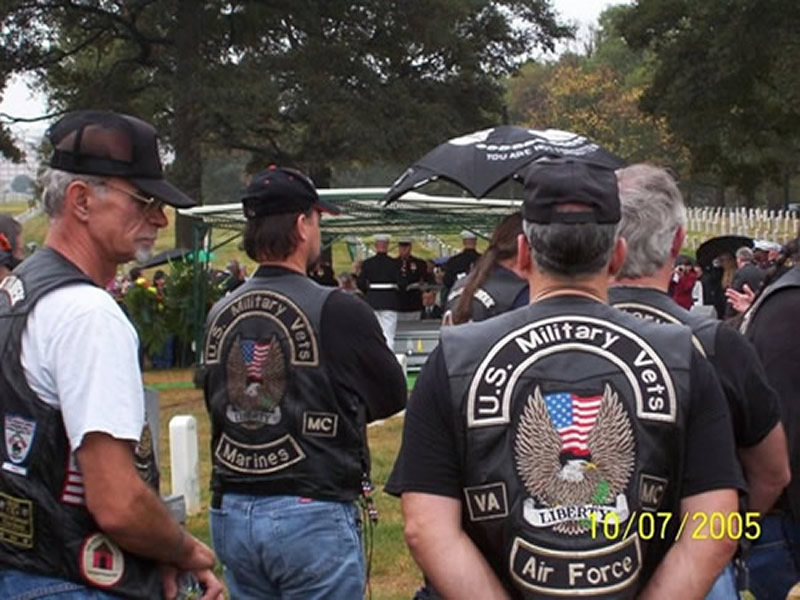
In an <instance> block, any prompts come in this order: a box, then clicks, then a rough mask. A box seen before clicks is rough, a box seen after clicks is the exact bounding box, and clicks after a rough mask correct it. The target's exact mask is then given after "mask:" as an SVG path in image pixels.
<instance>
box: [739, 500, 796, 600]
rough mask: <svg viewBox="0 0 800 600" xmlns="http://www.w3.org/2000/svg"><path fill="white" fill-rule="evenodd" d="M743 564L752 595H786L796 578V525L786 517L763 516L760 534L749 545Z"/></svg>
mask: <svg viewBox="0 0 800 600" xmlns="http://www.w3.org/2000/svg"><path fill="white" fill-rule="evenodd" d="M747 566H748V568H749V569H750V590H751V591H752V592H753V594H755V596H756V598H758V599H759V600H761V599H762V598H763V599H764V600H771V599H772V598H778V599H780V600H783V599H784V598H786V594H788V593H789V590H790V589H791V588H792V586H793V585H794V584H795V583H797V582H798V581H800V524H799V523H797V522H795V521H792V520H791V519H790V518H789V517H787V516H774V515H767V516H766V517H764V520H763V521H761V537H759V538H758V539H757V540H756V541H754V542H753V545H752V547H751V548H750V552H749V553H748V555H747Z"/></svg>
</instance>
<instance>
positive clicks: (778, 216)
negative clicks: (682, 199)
mask: <svg viewBox="0 0 800 600" xmlns="http://www.w3.org/2000/svg"><path fill="white" fill-rule="evenodd" d="M798 223H799V222H798V218H797V215H796V214H795V213H794V212H791V211H784V210H771V209H770V210H768V209H762V208H749V209H748V208H726V209H723V208H720V207H705V208H690V209H689V214H688V229H689V232H690V233H691V236H696V237H699V238H702V239H708V238H711V237H716V236H719V235H744V236H748V237H751V238H754V239H768V240H771V241H787V240H788V239H791V238H793V237H795V236H796V235H797V229H798ZM691 236H690V238H691ZM693 241H695V242H696V240H693Z"/></svg>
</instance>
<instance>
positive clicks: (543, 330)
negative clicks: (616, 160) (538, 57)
mask: <svg viewBox="0 0 800 600" xmlns="http://www.w3.org/2000/svg"><path fill="white" fill-rule="evenodd" d="M523 216H524V218H525V223H524V229H525V234H526V237H527V239H528V242H529V243H530V247H531V253H530V256H531V259H532V263H533V264H532V267H531V272H530V273H531V274H530V277H529V280H530V285H531V289H533V290H536V293H535V294H534V296H533V298H532V304H531V305H530V306H528V307H525V308H521V309H519V310H516V311H511V312H508V313H505V314H503V315H500V316H497V317H494V318H492V319H488V320H486V321H482V322H479V323H470V324H466V325H462V326H459V327H447V328H443V329H442V335H441V341H440V344H439V346H438V348H437V349H436V351H435V352H434V353H433V354H432V355H431V357H430V359H429V360H428V362H427V364H426V365H425V367H424V369H423V371H422V374H421V375H420V377H419V379H418V380H417V385H416V387H415V390H414V394H413V395H412V398H411V400H410V402H409V407H408V411H407V413H406V422H405V429H404V434H403V445H402V449H401V452H400V457H399V459H398V462H397V464H396V466H395V471H394V472H393V473H392V476H391V478H390V482H389V483H388V484H387V489H389V490H390V491H391V492H393V493H401V494H402V504H403V513H404V517H405V534H406V541H407V543H408V545H409V547H410V549H411V552H412V554H413V556H414V558H415V559H416V560H417V562H418V563H419V564H420V566H421V568H422V569H423V571H424V572H425V573H426V574H427V575H428V576H429V577H430V578H431V580H432V582H433V584H434V585H435V587H436V589H437V591H438V592H439V593H440V594H441V595H442V596H443V597H444V598H509V597H512V598H552V597H564V598H573V597H576V596H578V595H580V596H581V597H584V598H598V599H604V600H606V599H610V598H634V597H637V598H656V597H658V598H700V597H702V596H703V594H705V592H706V591H707V590H708V588H709V587H710V586H711V583H712V582H713V580H714V579H715V577H716V576H717V574H718V573H719V571H720V570H721V569H722V567H723V565H724V564H725V563H726V562H727V560H728V559H729V558H730V556H731V555H732V553H733V551H734V549H735V546H736V544H735V542H734V541H732V540H731V539H729V538H728V536H727V534H726V535H723V536H718V537H721V539H713V540H712V539H696V538H698V537H700V538H702V537H706V538H710V536H709V531H708V527H707V526H706V527H705V528H704V526H703V524H702V522H700V521H701V520H702V516H705V515H711V514H714V513H719V515H718V518H719V519H723V520H724V519H726V518H728V515H730V514H731V513H734V512H735V511H736V508H737V493H736V488H737V487H739V486H740V485H741V483H742V482H741V476H740V474H739V471H738V468H737V467H736V464H735V462H736V461H735V456H734V447H733V439H732V434H731V431H730V427H731V423H730V416H729V414H728V411H727V409H726V407H725V401H724V398H723V396H722V392H721V390H720V388H719V384H718V382H717V380H716V378H715V376H714V374H713V371H712V369H711V367H710V365H709V364H708V362H707V361H705V360H704V359H703V358H702V357H701V355H700V354H699V353H698V352H697V351H695V350H693V348H692V341H691V332H690V331H689V330H688V328H685V327H681V326H666V325H655V324H650V323H646V322H643V321H641V320H639V319H636V318H635V317H632V316H631V315H626V314H624V313H622V312H620V311H618V310H616V309H613V308H611V307H609V306H607V304H606V300H607V289H608V279H609V276H611V275H613V274H614V273H615V272H616V271H617V270H618V269H619V267H620V266H621V265H622V263H623V261H624V257H625V243H624V241H623V240H621V239H619V238H618V237H617V235H616V228H617V223H618V222H619V219H620V209H619V198H618V193H617V182H616V177H615V175H614V172H613V171H609V170H606V169H604V168H601V167H597V166H594V165H589V164H587V163H583V162H580V161H578V160H572V159H551V160H546V161H541V162H537V163H534V164H533V165H532V166H531V167H530V169H529V171H528V173H527V176H526V183H525V194H524V205H523ZM521 243H522V242H521ZM684 514H685V515H686V518H684V516H683V515H684ZM696 515H702V516H701V517H697V518H695V516H696ZM692 518H695V520H691V519H692ZM651 519H652V521H651ZM656 520H658V523H659V525H658V531H657V532H655V531H653V530H651V529H650V527H649V525H650V524H651V522H652V523H655V521H656ZM687 522H689V523H688V525H687V527H688V529H687V530H686V532H691V533H690V534H689V535H685V534H684V533H685V532H684V531H683V530H682V528H681V524H684V525H685V524H686V523H687Z"/></svg>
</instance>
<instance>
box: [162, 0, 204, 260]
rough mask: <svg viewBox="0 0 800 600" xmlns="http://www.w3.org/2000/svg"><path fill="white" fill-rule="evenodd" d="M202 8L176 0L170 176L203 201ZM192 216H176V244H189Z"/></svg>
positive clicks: (189, 245) (185, 191)
mask: <svg viewBox="0 0 800 600" xmlns="http://www.w3.org/2000/svg"><path fill="white" fill-rule="evenodd" d="M202 20H203V18H202V9H201V8H200V5H199V3H197V2H195V1H194V0H179V1H178V15H177V19H176V21H175V22H176V29H175V50H176V52H175V78H174V94H173V98H174V101H175V107H174V108H175V120H174V125H173V127H174V130H173V140H174V147H175V162H174V164H173V166H172V171H171V173H170V176H171V178H172V180H173V182H174V183H175V185H177V186H178V187H179V188H180V189H181V190H182V191H183V192H184V193H186V194H188V195H189V197H191V198H192V199H194V200H195V201H196V202H197V203H198V204H200V203H202V178H203V153H202V143H201V142H202V137H203V136H202V134H201V124H202V104H201V101H200V99H199V98H200V96H199V94H197V93H196V92H197V90H196V85H195V83H194V82H195V81H196V78H197V77H199V76H200V68H201V66H202V65H201V58H200V41H201V38H202ZM192 220H193V219H189V218H187V217H181V216H177V217H176V222H175V247H176V248H191V247H192Z"/></svg>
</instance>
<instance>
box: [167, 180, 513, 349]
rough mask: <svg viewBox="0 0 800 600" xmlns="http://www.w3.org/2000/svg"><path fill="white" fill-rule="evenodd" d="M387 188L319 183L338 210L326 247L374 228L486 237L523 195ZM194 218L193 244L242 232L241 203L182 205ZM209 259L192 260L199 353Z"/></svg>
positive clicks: (200, 246) (328, 222)
mask: <svg viewBox="0 0 800 600" xmlns="http://www.w3.org/2000/svg"><path fill="white" fill-rule="evenodd" d="M387 191H388V188H347V189H320V190H318V193H319V195H320V197H321V198H323V199H325V200H326V201H328V202H332V203H333V204H336V205H337V206H338V207H339V208H340V209H341V211H342V214H340V215H336V216H333V215H324V217H323V220H322V235H323V244H324V245H325V246H326V247H328V246H331V245H332V244H334V243H335V242H337V241H339V240H342V239H344V238H346V237H348V236H362V237H370V236H372V235H374V234H375V233H376V232H379V231H380V232H387V233H404V234H408V233H409V232H412V233H413V234H414V236H415V237H418V236H420V235H425V234H444V235H446V234H454V233H458V232H459V231H462V230H465V229H466V230H469V231H473V232H474V233H476V234H477V235H479V236H481V237H484V238H488V237H489V235H491V232H492V231H493V230H494V227H495V225H496V224H497V223H498V222H499V221H500V220H501V219H502V218H503V217H504V216H506V215H507V214H509V213H510V212H512V211H514V210H518V209H519V207H520V204H521V200H507V199H496V198H483V199H480V200H477V199H475V198H471V197H457V196H432V195H426V194H420V193H417V192H408V193H406V194H405V195H404V196H403V197H401V198H399V199H398V200H395V201H394V202H392V203H391V204H390V205H388V206H386V205H385V204H384V203H383V202H382V199H383V198H384V196H385V195H386V192H387ZM179 212H180V213H181V214H182V215H185V216H188V217H191V218H192V219H193V220H194V237H193V240H194V250H195V252H199V251H201V250H205V251H206V252H207V253H209V252H213V251H214V250H216V249H217V248H219V247H221V246H223V245H225V244H228V243H230V242H231V241H233V240H235V239H237V238H239V237H240V236H241V234H242V230H243V228H244V223H245V218H244V214H243V213H242V206H241V204H239V203H238V202H237V203H233V204H213V205H206V206H197V207H195V208H189V209H183V210H180V211H179ZM217 232H221V233H222V234H224V236H223V238H222V240H221V241H219V242H217V243H212V235H213V234H215V233H217ZM207 266H208V264H207V262H202V261H195V262H194V269H195V271H194V282H195V287H194V290H195V295H194V301H193V306H194V307H195V315H194V322H195V356H196V357H199V356H200V352H201V345H202V335H203V325H204V323H205V317H206V315H205V303H206V299H205V298H204V297H203V296H204V295H205V286H204V285H203V278H204V277H206V276H207V273H206V269H207Z"/></svg>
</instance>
